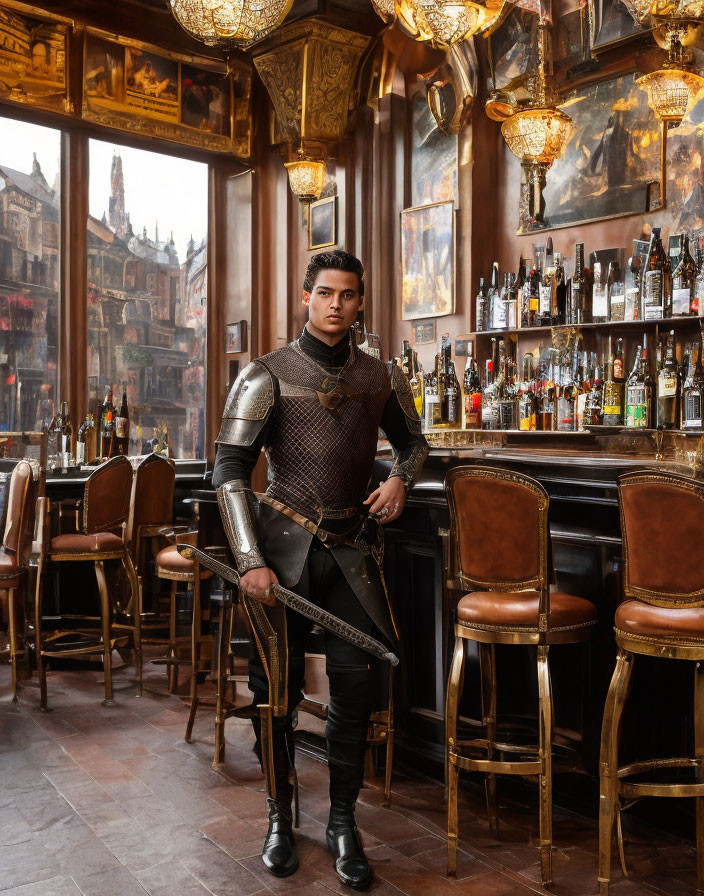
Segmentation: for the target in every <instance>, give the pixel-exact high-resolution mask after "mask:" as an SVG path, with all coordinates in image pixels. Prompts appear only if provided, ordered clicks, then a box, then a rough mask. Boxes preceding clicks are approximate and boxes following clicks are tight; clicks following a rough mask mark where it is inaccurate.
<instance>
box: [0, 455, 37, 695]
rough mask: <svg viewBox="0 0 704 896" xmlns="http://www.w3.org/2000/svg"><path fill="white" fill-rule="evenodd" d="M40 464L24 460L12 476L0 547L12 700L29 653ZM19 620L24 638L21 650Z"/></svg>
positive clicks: (0, 589) (0, 567)
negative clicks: (29, 605)
mask: <svg viewBox="0 0 704 896" xmlns="http://www.w3.org/2000/svg"><path fill="white" fill-rule="evenodd" d="M39 483H40V471H39V466H38V465H37V464H34V463H30V461H28V460H21V461H19V462H18V463H17V465H16V466H15V469H14V470H13V471H12V476H11V477H10V482H9V486H8V492H7V513H6V522H5V530H4V534H3V539H2V548H1V549H0V591H4V592H5V593H6V594H7V615H8V636H9V640H10V645H9V646H10V655H9V659H10V667H11V670H12V702H13V703H17V692H18V690H19V685H18V663H19V660H20V658H21V657H22V656H25V657H26V655H27V638H26V624H24V620H25V608H26V591H27V587H28V577H29V554H30V551H31V547H32V536H33V534H34V521H35V512H36V505H37V493H38V491H39ZM20 619H22V620H23V626H22V627H23V629H24V631H25V637H24V639H23V646H22V649H20Z"/></svg>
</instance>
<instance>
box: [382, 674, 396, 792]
mask: <svg viewBox="0 0 704 896" xmlns="http://www.w3.org/2000/svg"><path fill="white" fill-rule="evenodd" d="M386 719H387V724H386V775H385V777H384V800H383V803H382V805H383V806H390V805H391V776H392V774H393V770H394V673H393V666H392V665H391V664H390V663H389V706H388V710H387V715H386Z"/></svg>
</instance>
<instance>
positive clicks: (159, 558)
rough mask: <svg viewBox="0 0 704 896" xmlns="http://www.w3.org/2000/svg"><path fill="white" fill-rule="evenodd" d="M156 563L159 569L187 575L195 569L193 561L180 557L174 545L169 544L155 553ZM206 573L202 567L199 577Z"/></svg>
mask: <svg viewBox="0 0 704 896" xmlns="http://www.w3.org/2000/svg"><path fill="white" fill-rule="evenodd" d="M156 565H157V567H158V568H159V569H161V570H166V571H168V572H176V573H186V574H187V575H193V572H194V570H195V566H196V565H195V563H194V562H193V560H188V559H187V558H186V557H182V556H181V555H180V554H179V552H178V548H177V547H176V545H175V544H174V545H169V547H168V548H163V549H162V550H161V551H159V553H158V554H157V555H156ZM207 574H208V570H207V569H203V570H202V571H201V578H203V577H205V576H206V575H207Z"/></svg>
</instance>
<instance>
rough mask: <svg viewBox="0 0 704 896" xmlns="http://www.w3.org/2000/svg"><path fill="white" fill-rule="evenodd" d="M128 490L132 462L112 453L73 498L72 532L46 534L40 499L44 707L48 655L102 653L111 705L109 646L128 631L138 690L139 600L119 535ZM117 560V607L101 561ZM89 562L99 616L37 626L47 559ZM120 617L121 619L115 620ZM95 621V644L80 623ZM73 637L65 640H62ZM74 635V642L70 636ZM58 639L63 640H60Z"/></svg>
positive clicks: (46, 515) (44, 502)
mask: <svg viewBox="0 0 704 896" xmlns="http://www.w3.org/2000/svg"><path fill="white" fill-rule="evenodd" d="M131 491H132V466H131V464H130V462H129V461H128V460H127V458H126V457H125V456H124V455H120V456H118V457H113V458H111V459H110V460H108V461H106V462H105V463H103V464H101V465H100V466H99V467H97V469H96V470H95V471H94V472H93V473H92V474H91V475H90V476H89V477H88V480H87V482H86V484H85V488H84V492H83V498H82V500H81V501H79V502H74V507H75V516H76V523H77V526H76V528H77V529H78V530H79V531H77V532H75V533H69V534H60V535H56V536H54V537H52V536H51V504H50V501H49V499H48V498H43V499H40V502H39V503H40V508H39V511H38V513H39V515H40V529H41V531H40V539H39V541H40V557H39V566H38V570H37V587H36V600H35V614H36V623H35V625H36V657H37V659H36V661H37V673H38V677H39V689H40V707H41V709H46V705H47V688H46V664H45V659H47V658H51V657H54V658H59V657H66V656H88V655H91V654H102V657H103V665H104V671H105V700H104V701H103V705H105V706H110V705H112V648H113V646H114V643H115V641H116V640H118V639H123V638H129V637H130V636H131V638H132V642H133V646H134V652H135V667H136V677H137V686H138V690H139V693H140V695H141V693H142V648H141V632H140V622H141V599H140V589H139V584H138V582H137V576H136V573H135V569H134V564H133V563H132V558H131V557H130V553H129V551H128V549H127V545H126V543H125V541H124V539H123V537H122V536H123V533H124V524H125V519H126V517H127V512H128V510H129V502H130V494H131ZM118 532H120V534H119V535H118V534H117V533H118ZM108 560H119V561H120V562H121V563H122V566H123V568H124V570H125V572H126V574H127V581H128V583H129V592H130V595H129V601H128V603H127V605H126V606H124V607H123V606H122V605H121V602H120V599H119V597H117V596H116V595H115V594H111V593H110V590H109V589H108V584H107V580H106V577H105V563H106V562H107V561H108ZM65 562H70V563H76V562H84V563H92V564H93V566H94V568H95V577H96V580H97V583H98V593H99V597H100V612H99V616H98V617H85V616H79V617H74V619H75V621H76V622H78V623H81V622H83V623H84V624H83V625H78V626H76V627H74V628H67V627H65V626H59V627H58V628H55V629H53V630H52V631H50V632H44V631H43V630H42V626H43V621H44V613H43V597H44V588H43V585H44V576H45V574H46V571H47V566H48V564H49V563H65ZM118 619H119V620H122V621H118ZM88 622H99V623H100V637H99V639H98V641H97V643H96V641H95V637H94V635H95V630H94V629H93V628H91V627H88V626H87V625H85V623H88ZM67 638H72V639H74V640H72V641H70V642H69V643H68V644H66V643H65V642H66V639H67ZM76 638H77V639H78V641H77V643H76V641H75V639H76ZM62 641H63V642H64V644H63V645H62Z"/></svg>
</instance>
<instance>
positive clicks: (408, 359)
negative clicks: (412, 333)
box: [403, 339, 423, 417]
mask: <svg viewBox="0 0 704 896" xmlns="http://www.w3.org/2000/svg"><path fill="white" fill-rule="evenodd" d="M403 356H404V358H405V364H404V367H405V369H406V371H407V373H406V376H407V377H408V385H409V386H410V387H411V392H412V393H413V403H414V404H415V406H416V411H417V412H418V416H419V417H421V416H422V414H423V368H422V367H421V365H420V362H419V361H418V355H417V354H416V352H415V351H414V350H413V349H412V348H411V343H410V342H409V341H408V340H407V339H404V340H403Z"/></svg>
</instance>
